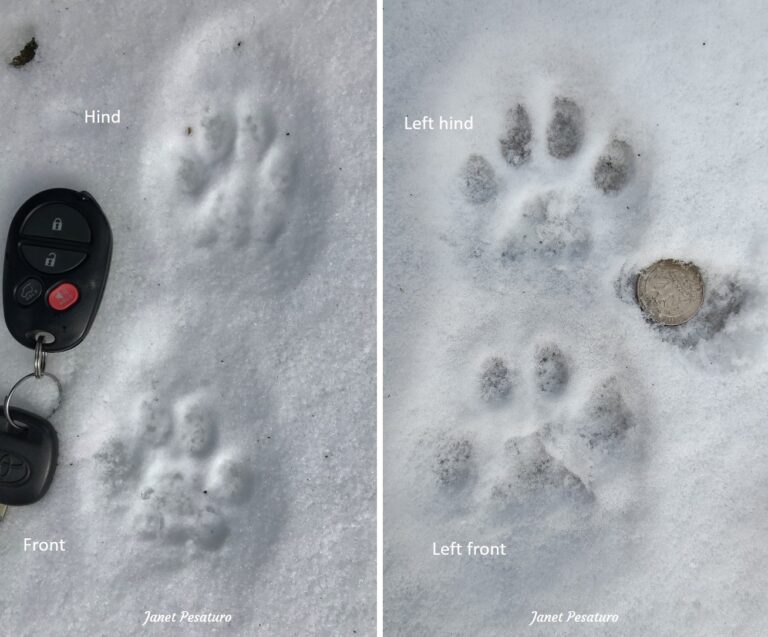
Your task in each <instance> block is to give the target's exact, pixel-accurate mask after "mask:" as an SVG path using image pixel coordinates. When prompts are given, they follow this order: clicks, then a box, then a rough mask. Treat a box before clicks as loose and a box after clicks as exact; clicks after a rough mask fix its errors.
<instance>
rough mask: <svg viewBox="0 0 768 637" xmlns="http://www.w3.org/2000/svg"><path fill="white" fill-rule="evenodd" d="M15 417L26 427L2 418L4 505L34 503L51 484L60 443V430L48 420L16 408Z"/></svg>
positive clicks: (0, 453)
mask: <svg viewBox="0 0 768 637" xmlns="http://www.w3.org/2000/svg"><path fill="white" fill-rule="evenodd" d="M11 417H12V418H13V420H14V421H15V422H16V423H18V424H19V425H24V426H25V428H24V429H19V428H17V427H14V426H13V425H11V423H9V422H8V421H7V420H6V419H5V418H4V417H2V418H0V504H7V505H9V506H20V505H24V504H33V503H34V502H37V501H38V500H39V499H40V498H42V497H43V496H44V495H45V494H46V492H47V491H48V487H49V486H50V485H51V481H52V480H53V474H54V473H55V472H56V463H57V462H58V457H59V441H58V438H57V436H56V430H55V429H54V428H53V426H52V425H51V423H49V422H48V421H47V420H45V419H44V418H40V417H39V416H36V415H35V414H32V413H30V412H28V411H25V410H23V409H17V408H14V407H11Z"/></svg>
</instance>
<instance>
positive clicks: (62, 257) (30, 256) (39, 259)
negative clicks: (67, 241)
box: [21, 244, 86, 274]
mask: <svg viewBox="0 0 768 637" xmlns="http://www.w3.org/2000/svg"><path fill="white" fill-rule="evenodd" d="M21 253H22V254H23V255H24V258H25V259H26V260H27V263H29V265H31V266H32V267H33V268H34V269H35V270H37V271H39V272H49V273H51V274H62V273H63V272H69V271H70V270H74V269H75V268H76V267H77V266H78V265H80V264H81V263H82V262H83V260H84V259H85V257H86V255H85V253H84V252H73V251H71V250H60V249H59V248H48V247H45V246H33V245H29V244H22V246H21Z"/></svg>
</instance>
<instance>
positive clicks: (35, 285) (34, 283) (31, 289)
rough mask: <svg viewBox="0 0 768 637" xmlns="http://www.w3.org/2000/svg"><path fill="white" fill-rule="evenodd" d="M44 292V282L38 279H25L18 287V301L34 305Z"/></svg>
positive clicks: (24, 304)
mask: <svg viewBox="0 0 768 637" xmlns="http://www.w3.org/2000/svg"><path fill="white" fill-rule="evenodd" d="M42 293H43V284H42V283H40V281H38V280H37V279H31V278H30V279H25V280H24V282H23V283H22V284H21V285H19V286H18V287H17V288H16V295H15V297H16V302H17V303H18V304H19V305H23V306H25V307H26V306H27V305H32V304H33V303H34V302H35V301H37V299H39V298H40V295H41V294H42Z"/></svg>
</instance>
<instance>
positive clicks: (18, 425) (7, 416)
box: [3, 348, 64, 429]
mask: <svg viewBox="0 0 768 637" xmlns="http://www.w3.org/2000/svg"><path fill="white" fill-rule="evenodd" d="M35 351H37V348H35ZM44 370H45V357H43V372H42V373H41V374H40V375H39V376H38V374H37V356H35V371H34V372H32V373H31V374H27V375H26V376H22V378H21V379H20V380H18V381H17V382H16V384H15V385H14V386H13V387H11V391H9V392H8V395H7V396H6V397H5V402H4V403H3V413H4V414H5V419H6V420H7V421H8V422H9V423H10V424H11V425H13V426H14V427H16V429H27V426H26V425H24V424H22V423H18V422H16V421H15V420H14V419H13V418H11V397H12V396H13V392H15V391H16V390H17V389H18V388H19V387H20V386H21V385H22V384H23V383H24V381H26V380H29V379H30V378H36V379H39V378H42V377H43V376H48V377H50V378H52V379H53V381H54V382H55V383H56V388H57V389H58V390H59V397H61V395H62V394H63V393H64V392H63V391H62V388H61V382H59V379H58V378H56V376H54V375H53V374H49V373H47V372H46V371H44ZM57 409H58V407H57ZM55 411H56V410H55V409H54V412H55Z"/></svg>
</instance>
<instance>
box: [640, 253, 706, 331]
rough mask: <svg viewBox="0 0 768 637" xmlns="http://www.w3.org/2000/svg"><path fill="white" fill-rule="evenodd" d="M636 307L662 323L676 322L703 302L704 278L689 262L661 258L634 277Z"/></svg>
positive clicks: (691, 314)
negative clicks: (635, 279)
mask: <svg viewBox="0 0 768 637" xmlns="http://www.w3.org/2000/svg"><path fill="white" fill-rule="evenodd" d="M637 302H638V303H639V305H640V309H642V310H643V312H644V313H645V314H646V315H647V316H648V317H649V318H650V319H651V320H652V321H655V322H657V323H661V324H662V325H680V324H682V323H685V322H686V321H688V320H689V319H691V318H693V316H694V315H695V314H696V312H698V311H699V308H700V307H701V304H702V303H703V302H704V281H703V280H702V278H701V271H700V270H699V268H698V267H696V266H695V265H694V264H693V263H686V262H684V261H677V260H676V259H662V260H661V261H656V263H653V264H651V265H649V266H648V267H647V268H645V270H643V271H642V272H641V273H640V275H639V276H638V277H637Z"/></svg>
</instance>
